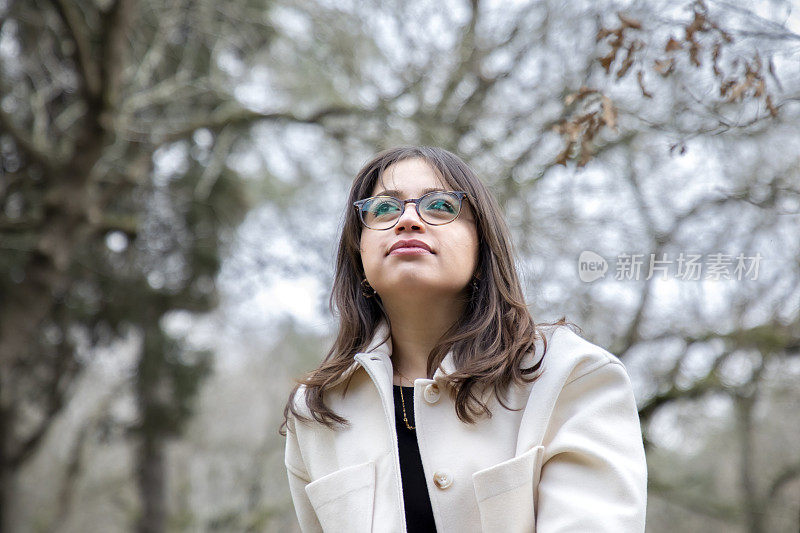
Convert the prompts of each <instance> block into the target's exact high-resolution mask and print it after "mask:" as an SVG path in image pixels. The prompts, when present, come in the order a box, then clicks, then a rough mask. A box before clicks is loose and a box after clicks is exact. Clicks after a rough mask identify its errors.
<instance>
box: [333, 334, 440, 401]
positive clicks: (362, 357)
mask: <svg viewBox="0 0 800 533" xmlns="http://www.w3.org/2000/svg"><path fill="white" fill-rule="evenodd" d="M384 339H386V340H385V341H384ZM377 362H380V363H383V364H382V365H381V366H382V369H383V371H384V372H386V375H387V376H388V377H389V383H391V382H392V379H393V375H394V371H393V366H392V338H391V336H390V335H389V325H388V323H387V322H386V319H385V318H381V320H380V322H379V323H378V325H377V326H376V327H375V333H374V334H373V336H372V340H371V341H370V342H369V344H368V345H367V348H366V349H365V350H364V351H363V352H358V353H357V354H355V355H354V356H353V363H352V364H351V365H350V366H349V367H347V369H345V371H344V372H342V373H341V375H340V376H339V377H338V378H336V380H335V381H334V382H333V383H332V385H331V386H335V385H338V384H340V383H342V382H344V381H345V380H347V379H348V378H349V377H350V376H351V375H352V374H353V373H354V372H355V371H356V370H358V368H359V367H362V366H364V367H366V366H372V365H374V364H375V363H377ZM455 370H456V367H455V364H454V362H453V350H452V349H451V350H450V351H448V352H447V354H446V355H445V356H444V359H442V362H441V363H440V364H439V368H437V369H436V372H434V374H433V380H434V381H441V380H442V379H443V378H444V377H445V376H447V375H449V374H452V373H453V372H455Z"/></svg>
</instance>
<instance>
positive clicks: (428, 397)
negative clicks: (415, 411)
mask: <svg viewBox="0 0 800 533" xmlns="http://www.w3.org/2000/svg"><path fill="white" fill-rule="evenodd" d="M423 397H424V398H425V401H426V402H428V403H436V402H438V401H439V385H437V384H436V383H431V384H430V385H428V386H427V387H425V392H424V394H423Z"/></svg>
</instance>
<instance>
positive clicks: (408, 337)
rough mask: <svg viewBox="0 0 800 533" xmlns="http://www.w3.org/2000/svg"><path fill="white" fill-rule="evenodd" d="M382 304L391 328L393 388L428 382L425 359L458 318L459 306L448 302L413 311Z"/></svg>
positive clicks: (413, 309)
mask: <svg viewBox="0 0 800 533" xmlns="http://www.w3.org/2000/svg"><path fill="white" fill-rule="evenodd" d="M383 304H384V308H385V309H386V314H387V315H388V316H389V319H390V321H391V324H392V365H393V367H394V368H395V378H394V384H395V385H403V386H411V385H413V384H414V383H413V381H414V380H415V379H417V378H429V377H430V376H428V375H427V367H428V355H429V354H430V352H431V350H433V347H434V346H436V344H437V343H438V342H439V340H440V339H441V338H442V336H443V335H444V333H445V331H447V329H449V328H450V326H452V325H453V323H455V321H456V320H457V318H458V317H459V316H460V313H461V311H462V309H463V304H462V305H456V302H450V303H449V305H448V304H444V305H443V304H442V302H441V301H439V302H438V303H437V304H433V303H431V304H430V305H428V304H426V305H425V306H419V305H416V306H413V307H410V306H402V305H398V303H397V302H396V301H395V302H392V303H389V302H386V301H384V302H383ZM423 309H424V311H421V310H423ZM398 371H399V372H400V373H402V374H403V378H404V379H401V376H400V375H399V373H398Z"/></svg>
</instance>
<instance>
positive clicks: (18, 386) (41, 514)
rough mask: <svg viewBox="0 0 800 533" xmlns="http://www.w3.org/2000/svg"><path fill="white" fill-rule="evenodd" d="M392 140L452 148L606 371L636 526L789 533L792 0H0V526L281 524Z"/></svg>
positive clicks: (794, 100)
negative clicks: (297, 435)
mask: <svg viewBox="0 0 800 533" xmlns="http://www.w3.org/2000/svg"><path fill="white" fill-rule="evenodd" d="M397 144H432V145H437V146H442V147H444V148H447V149H449V150H452V151H454V152H456V153H458V154H459V155H461V156H462V157H463V158H464V159H465V160H466V161H467V162H468V163H469V164H470V165H472V166H473V167H474V168H475V169H476V170H477V172H478V174H479V175H480V176H481V177H482V178H483V179H484V181H485V182H486V183H487V184H488V185H489V186H490V187H491V189H492V190H493V191H494V193H495V194H496V195H497V197H498V199H499V200H500V202H501V205H503V206H504V207H505V210H506V214H507V217H508V221H509V224H510V226H511V228H512V231H513V233H514V237H515V243H516V245H517V250H518V253H519V269H520V272H521V275H522V278H523V280H524V283H525V288H526V292H527V296H528V303H529V305H530V307H531V310H532V313H533V315H534V317H535V319H537V320H539V321H547V320H554V319H557V318H558V317H560V316H561V315H562V314H566V316H567V318H568V319H570V320H572V321H574V322H576V323H577V324H578V325H579V326H581V327H582V328H583V332H584V336H585V337H587V338H588V339H589V340H591V341H593V342H595V343H597V344H600V345H602V346H604V347H606V348H608V349H609V350H610V351H612V352H613V353H615V354H617V355H618V356H619V357H620V358H621V359H622V360H623V361H624V362H625V364H626V366H627V367H628V370H629V372H630V374H631V377H632V379H633V382H634V386H635V391H636V396H637V401H638V405H639V408H640V415H641V420H642V424H643V430H644V432H645V438H646V444H647V453H648V462H649V466H650V486H649V504H648V531H649V532H652V533H660V532H667V531H669V532H676V531H686V532H694V531H704V532H726V533H730V532H748V533H757V532H790V531H791V532H797V531H798V529H799V528H800V446H798V445H797V443H798V442H800V416H798V411H799V408H800V357H799V355H800V285H799V284H800V5H798V4H797V2H795V1H792V0H751V1H743V0H731V1H717V0H705V1H677V2H676V1H673V0H641V1H638V0H631V1H628V2H623V1H606V0H593V1H589V0H572V1H567V0H536V1H528V2H525V1H514V2H509V1H500V0H494V1H478V0H472V1H470V2H466V1H463V0H462V1H456V0H447V1H445V2H434V1H431V0H413V1H399V0H387V1H361V2H355V1H352V0H324V1H311V0H285V1H284V0H237V1H232V2H219V1H211V0H197V1H191V0H169V1H164V0H162V1H158V0H0V532H1V533H7V532H15V533H16V532H20V533H33V532H51V531H52V532H115V531H140V532H153V533H157V532H182V531H193V532H194V531H276V532H278V531H280V532H283V531H296V530H297V524H296V519H295V515H294V511H293V508H292V505H291V500H290V496H289V492H288V487H287V483H286V474H285V470H284V467H283V446H284V439H283V438H282V437H281V436H279V435H278V432H277V430H278V426H279V424H280V422H281V421H282V410H283V406H284V402H285V400H286V397H287V393H288V391H289V389H290V388H291V386H292V379H293V378H296V377H299V376H300V375H301V374H302V373H303V372H304V371H307V370H309V369H311V368H312V367H314V366H315V365H316V364H317V363H318V362H319V361H320V360H321V358H322V356H323V355H324V353H325V352H326V351H327V349H328V348H329V343H330V342H331V340H332V338H333V333H334V328H335V327H336V320H335V317H333V316H331V314H330V311H329V310H328V308H327V296H328V291H329V290H330V287H331V283H332V267H333V264H334V261H333V258H334V247H335V244H336V238H337V235H338V231H339V228H340V227H341V222H342V216H343V213H344V210H345V208H346V207H347V206H346V205H345V200H346V192H347V190H348V187H349V184H350V182H351V180H352V179H353V177H354V175H355V172H356V171H357V170H358V168H360V166H361V165H362V164H363V163H364V162H365V161H366V159H367V158H368V157H369V156H370V155H372V154H373V153H375V152H377V151H378V150H381V149H384V148H387V147H389V146H393V145H397ZM584 250H591V251H593V252H595V253H596V254H599V255H600V256H602V257H603V258H605V259H606V260H609V261H610V262H611V263H612V265H613V258H615V257H621V254H643V258H644V259H645V261H647V260H648V259H649V258H650V254H655V257H656V258H659V259H660V258H666V259H668V260H673V261H674V260H676V259H677V258H678V257H679V255H680V254H681V253H684V254H698V255H701V256H702V257H703V258H704V261H705V260H706V259H710V258H711V257H712V256H713V254H721V255H719V256H717V259H720V258H721V259H723V260H731V261H733V263H731V265H730V266H731V272H733V267H734V266H735V265H736V257H737V256H738V255H739V254H744V255H746V256H747V257H754V256H756V254H758V256H759V257H760V258H761V259H760V263H758V271H757V272H755V271H753V270H752V269H750V270H749V271H748V275H746V276H744V277H741V279H736V277H734V276H731V277H730V278H729V279H726V277H725V276H722V277H720V276H719V275H717V276H713V275H712V276H707V273H708V274H711V272H710V271H708V272H707V271H703V274H702V276H701V277H700V279H679V278H678V276H677V275H676V274H675V273H674V270H673V271H670V273H669V274H665V275H661V274H654V275H652V276H648V275H646V273H647V272H646V271H647V266H646V265H647V262H645V266H644V268H643V270H642V273H641V275H638V276H627V277H626V276H615V275H614V273H615V272H614V269H613V266H612V267H610V269H609V272H608V273H606V275H605V277H603V278H601V279H599V280H597V281H594V282H591V283H588V282H583V281H581V279H580V278H579V276H578V268H577V267H578V256H579V255H580V253H581V252H582V251H584ZM675 267H676V265H675V264H673V265H672V266H671V268H673V269H674V268H675ZM618 278H619V279H618ZM715 278H717V279H715Z"/></svg>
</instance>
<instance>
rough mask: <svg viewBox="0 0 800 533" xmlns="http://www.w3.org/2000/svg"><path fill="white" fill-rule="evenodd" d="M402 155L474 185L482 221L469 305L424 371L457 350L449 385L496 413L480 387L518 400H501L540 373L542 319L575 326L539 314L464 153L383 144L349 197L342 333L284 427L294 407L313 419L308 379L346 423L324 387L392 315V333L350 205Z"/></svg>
mask: <svg viewBox="0 0 800 533" xmlns="http://www.w3.org/2000/svg"><path fill="white" fill-rule="evenodd" d="M405 159H422V160H424V161H426V162H427V163H428V164H429V165H430V166H431V168H432V169H434V170H435V171H437V172H438V174H439V175H440V178H441V179H443V180H444V182H445V183H446V184H447V185H448V186H449V187H451V188H452V190H461V191H466V192H467V193H469V198H468V201H469V202H470V205H471V207H472V211H473V215H474V218H475V224H476V226H477V233H478V264H477V267H476V271H475V274H474V278H475V283H474V284H472V285H470V287H469V289H468V290H469V294H467V295H466V298H467V302H466V305H465V306H464V312H463V314H462V316H461V317H459V319H458V320H457V321H456V322H455V323H454V324H453V325H452V326H451V327H450V328H449V329H448V330H447V331H446V332H445V333H444V334H443V336H442V337H441V338H440V340H439V342H438V344H437V345H436V346H435V347H434V348H433V349H432V350H431V352H430V354H429V355H428V367H427V375H428V377H429V378H432V376H433V373H434V372H435V371H436V369H437V368H438V367H439V364H440V363H441V362H442V360H443V359H444V357H445V355H447V353H448V352H449V351H450V350H451V349H452V350H453V363H454V366H455V369H456V371H455V372H453V373H451V374H449V375H448V376H447V377H446V378H445V383H446V384H447V385H449V387H448V388H449V389H450V393H451V395H452V397H453V400H454V403H455V411H456V415H457V416H458V417H459V419H461V420H462V421H463V422H465V423H470V424H472V423H475V422H476V417H477V416H479V415H480V414H481V413H483V414H485V415H487V416H489V417H491V415H492V414H491V411H490V410H489V408H488V407H487V406H486V404H485V403H484V402H483V401H481V398H480V396H481V394H476V392H477V391H482V390H490V389H491V390H493V391H494V394H495V395H496V397H497V399H498V401H499V403H500V404H501V405H502V406H503V407H505V408H506V409H512V408H511V407H508V406H506V405H505V403H503V400H502V398H501V396H504V395H505V393H506V392H507V390H508V387H509V386H510V385H511V383H512V382H513V383H515V384H519V385H524V384H525V383H530V382H532V381H534V380H535V379H536V377H535V376H531V374H534V373H535V372H536V371H537V370H538V369H539V367H540V366H541V364H542V362H543V361H544V353H546V351H547V341H546V339H545V336H544V335H543V334H542V332H541V331H540V330H539V326H544V325H549V326H564V325H569V326H574V324H571V323H569V322H567V321H566V319H565V317H562V318H561V319H559V320H558V321H556V322H552V323H548V324H544V323H542V324H539V325H537V324H535V323H534V321H533V318H532V317H531V314H530V312H529V310H528V308H527V306H526V304H525V298H524V295H523V292H522V287H521V286H520V282H519V279H518V278H517V270H516V266H515V262H514V251H513V243H512V238H511V234H510V232H509V230H508V227H507V225H506V222H505V219H504V217H503V213H502V210H501V209H500V206H499V205H498V203H497V200H496V199H495V198H494V196H493V195H492V193H491V192H490V191H489V190H488V189H487V188H486V186H485V185H484V184H483V183H482V182H481V181H480V179H478V177H477V176H476V175H475V173H474V172H473V171H472V169H470V168H469V166H467V164H466V163H464V161H462V160H461V159H460V158H459V157H458V156H456V155H455V154H453V153H451V152H449V151H447V150H444V149H442V148H437V147H430V146H399V147H395V148H391V149H388V150H384V151H382V152H380V153H378V154H376V155H375V156H374V157H373V158H372V160H370V161H369V162H368V163H366V164H365V165H364V166H363V167H362V168H361V170H360V171H359V172H358V174H357V175H356V178H355V180H354V181H353V184H352V186H351V188H350V195H349V197H348V199H347V203H346V206H345V220H344V226H343V228H342V234H341V237H340V239H339V248H338V252H337V258H336V272H335V276H334V283H333V289H332V292H331V296H330V300H329V308H330V310H331V312H332V313H333V314H334V315H336V314H337V311H338V316H339V333H338V336H337V337H336V341H335V342H334V344H333V346H332V347H331V349H330V350H329V351H328V353H327V355H326V356H325V358H324V359H323V361H322V362H321V363H320V365H319V366H318V367H317V368H316V369H314V370H312V371H311V372H309V373H307V374H306V375H305V376H304V377H302V378H301V379H299V380H296V385H295V387H294V388H293V389H292V391H291V393H290V394H289V400H288V402H287V403H286V407H285V408H284V410H283V423H282V424H281V426H280V428H279V433H280V434H281V435H284V436H285V435H286V429H285V428H286V426H287V423H288V420H289V416H290V413H291V415H292V416H294V417H296V418H297V419H299V420H303V421H310V419H309V418H308V417H306V416H304V415H302V414H301V413H298V412H297V410H296V409H295V405H294V403H295V395H296V394H297V392H298V389H300V386H301V385H304V386H305V388H306V394H305V402H306V405H307V407H308V411H309V413H310V414H311V416H312V417H313V418H314V420H316V421H317V422H319V423H322V424H324V425H326V426H327V427H329V428H331V429H333V428H334V424H336V423H338V424H342V425H349V422H348V421H347V419H345V418H343V417H341V416H339V415H337V414H336V413H334V412H333V411H332V410H331V409H329V408H328V407H327V406H326V405H325V403H324V396H325V392H326V391H327V390H329V389H330V387H331V385H332V384H334V382H335V381H336V379H337V378H338V377H340V376H341V375H342V372H343V371H344V370H345V369H347V368H348V367H349V366H350V365H351V364H352V363H353V356H354V355H355V354H357V353H359V352H361V351H363V350H365V349H366V348H367V347H368V345H369V343H370V341H371V340H372V339H373V336H374V334H375V330H376V328H377V326H378V325H379V324H380V322H381V320H382V319H385V320H386V322H387V324H388V325H389V335H391V322H390V321H389V317H388V315H387V314H386V313H385V311H384V309H383V305H382V304H381V301H380V296H379V295H378V294H377V293H376V294H375V296H374V297H372V298H367V297H366V296H365V295H364V293H363V292H362V285H361V283H362V280H363V279H365V274H364V268H363V265H362V263H361V254H360V251H359V244H360V239H361V231H362V228H361V221H360V220H359V217H358V213H357V212H356V210H355V209H354V208H353V207H352V206H353V202H355V201H357V200H360V199H362V198H367V197H368V196H369V195H370V193H371V191H372V190H373V188H374V186H375V184H376V182H377V180H378V179H380V178H381V177H382V176H383V173H384V171H385V170H386V169H387V167H389V166H390V165H392V164H394V163H397V162H398V161H402V160H405ZM537 338H541V339H542V341H543V353H542V357H540V358H538V361H537V363H536V364H535V365H533V366H532V367H530V368H521V362H522V359H523V357H525V355H526V354H528V353H530V352H532V351H535V340H536V339H537ZM534 355H535V354H534ZM536 359H537V358H536V357H534V360H536ZM351 377H352V376H351ZM347 383H348V384H349V380H348V382H347ZM346 391H347V389H346V388H345V393H346Z"/></svg>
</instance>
